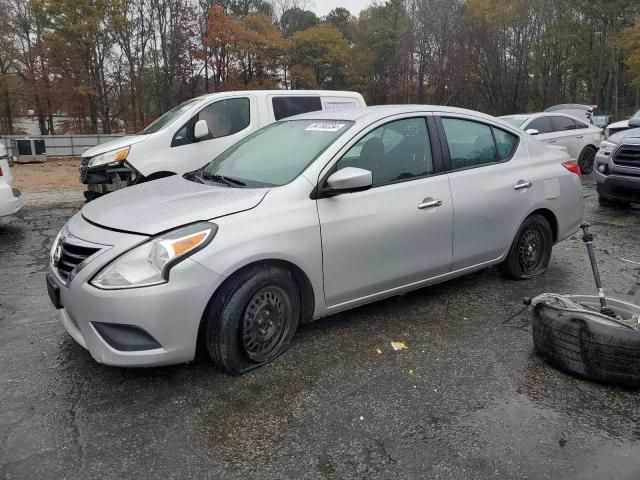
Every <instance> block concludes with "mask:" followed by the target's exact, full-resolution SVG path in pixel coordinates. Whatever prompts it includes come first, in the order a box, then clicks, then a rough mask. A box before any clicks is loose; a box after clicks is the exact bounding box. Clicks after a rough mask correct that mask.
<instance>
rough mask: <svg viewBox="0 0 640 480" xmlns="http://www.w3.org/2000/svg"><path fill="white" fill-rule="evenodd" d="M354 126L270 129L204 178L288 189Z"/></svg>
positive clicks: (226, 155) (314, 123)
mask: <svg viewBox="0 0 640 480" xmlns="http://www.w3.org/2000/svg"><path fill="white" fill-rule="evenodd" d="M352 125H353V122H348V121H344V120H339V121H338V120H291V121H285V122H277V123H272V124H271V125H268V126H266V127H264V128H262V129H260V130H258V131H257V132H254V133H253V134H251V135H249V136H248V137H246V138H245V139H243V140H241V141H240V142H238V143H236V144H235V145H234V146H233V147H231V148H230V149H228V150H226V151H225V152H223V153H222V154H221V155H219V156H218V157H217V158H216V159H215V160H213V161H212V162H211V163H210V164H208V165H207V166H206V167H205V168H204V169H203V170H202V175H201V176H202V178H203V179H204V180H206V179H207V177H212V178H213V177H228V178H232V179H235V180H239V181H240V182H242V183H243V184H244V185H246V186H247V187H264V186H280V185H285V184H287V183H289V182H291V181H292V180H293V179H295V178H296V177H297V176H298V175H300V174H301V173H302V171H303V170H304V169H305V168H307V166H309V165H310V164H311V163H312V162H313V161H314V160H315V159H316V158H318V156H320V154H322V152H324V151H325V150H326V149H327V148H328V147H329V146H330V145H331V144H332V143H333V142H335V141H336V140H337V139H338V138H339V137H340V136H341V135H342V134H343V133H344V132H346V131H347V130H348V129H349V128H350V127H351V126H352Z"/></svg>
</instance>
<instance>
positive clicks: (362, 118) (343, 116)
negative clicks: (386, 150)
mask: <svg viewBox="0 0 640 480" xmlns="http://www.w3.org/2000/svg"><path fill="white" fill-rule="evenodd" d="M405 113H453V114H455V113H458V114H464V115H468V116H473V117H477V118H479V119H483V120H489V121H495V120H496V117H492V116H491V115H487V114H484V113H481V112H476V111H474V110H467V109H464V108H456V107H446V106H441V105H383V106H375V107H365V108H353V109H348V110H324V111H318V112H309V113H303V114H301V115H296V116H294V117H289V118H286V119H283V120H281V121H287V120H345V121H350V122H368V123H371V122H375V121H377V120H381V119H383V118H387V117H391V116H394V115H402V114H405Z"/></svg>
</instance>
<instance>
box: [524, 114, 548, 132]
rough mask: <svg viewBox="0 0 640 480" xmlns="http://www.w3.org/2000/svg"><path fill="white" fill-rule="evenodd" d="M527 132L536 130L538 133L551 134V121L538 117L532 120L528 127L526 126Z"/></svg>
mask: <svg viewBox="0 0 640 480" xmlns="http://www.w3.org/2000/svg"><path fill="white" fill-rule="evenodd" d="M526 129H527V130H537V131H538V133H540V134H542V133H551V132H553V125H551V121H550V120H549V117H539V118H536V119H535V120H533V121H532V122H531V123H529V125H527V128H526Z"/></svg>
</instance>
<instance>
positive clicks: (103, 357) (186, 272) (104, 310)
mask: <svg viewBox="0 0 640 480" xmlns="http://www.w3.org/2000/svg"><path fill="white" fill-rule="evenodd" d="M77 217H78V216H76V217H74V218H73V219H72V220H71V221H70V222H69V224H68V228H69V230H70V232H71V233H72V234H73V235H74V236H76V237H78V238H82V239H84V240H86V241H92V242H95V241H96V239H98V238H101V243H102V244H105V245H106V244H111V245H117V246H114V247H110V248H109V247H107V248H106V249H105V250H104V251H103V252H101V253H99V254H98V255H96V256H95V257H94V258H93V259H92V260H91V261H90V262H89V263H88V264H86V265H85V266H84V268H82V269H80V271H79V272H78V273H77V274H76V275H75V277H73V279H72V280H71V281H70V282H69V283H68V284H66V283H64V282H63V281H61V279H60V277H59V276H57V275H56V271H55V267H53V266H52V267H50V270H51V273H52V276H53V277H54V281H55V283H56V286H57V287H58V288H59V292H60V293H59V298H60V304H61V305H62V308H61V309H60V310H59V316H60V319H61V321H62V324H63V326H64V328H65V329H66V330H67V332H68V333H69V335H71V337H72V338H73V339H74V340H75V341H76V342H78V343H79V344H80V345H81V346H82V347H84V348H86V349H87V350H88V351H89V353H90V354H91V356H92V357H93V358H94V359H95V360H96V361H97V362H99V363H103V364H106V365H114V366H121V367H153V366H162V365H171V364H177V363H185V362H190V361H192V360H193V359H194V357H195V351H196V340H197V336H198V330H199V327H200V321H201V319H202V317H203V313H204V311H205V309H206V307H207V304H208V302H209V300H210V298H211V296H212V295H213V293H214V292H215V290H216V289H217V288H218V287H219V286H220V284H221V283H222V281H223V280H224V278H223V277H222V276H221V275H218V274H215V273H214V272H212V271H211V270H209V269H207V268H205V267H203V266H202V265H200V264H199V263H196V262H195V261H193V260H191V259H186V260H184V261H183V262H181V263H179V264H177V265H176V266H175V267H174V268H173V269H172V270H171V274H170V279H169V282H168V283H166V284H162V285H157V286H153V287H145V288H136V289H125V290H101V289H98V288H96V287H94V286H92V285H91V284H90V283H89V281H90V280H91V279H92V278H93V276H94V275H95V274H96V273H97V272H98V271H99V270H100V269H101V268H103V267H104V266H105V265H106V264H107V263H108V262H110V261H111V260H113V259H114V258H115V257H117V256H119V255H120V254H121V253H123V252H124V251H126V250H128V249H129V248H131V247H132V246H134V245H137V244H138V243H140V242H141V241H144V240H145V237H142V236H137V235H131V234H123V233H117V232H112V231H110V230H106V229H101V228H99V227H95V226H93V225H90V224H88V223H87V222H85V221H84V220H82V219H79V218H77ZM78 227H80V228H78ZM105 324H107V325H110V326H116V327H118V326H122V327H123V328H127V327H136V328H137V329H139V330H140V331H142V332H145V333H146V334H148V336H149V337H150V338H152V339H153V340H154V341H155V342H157V345H158V347H157V348H153V349H146V350H133V351H131V350H130V349H122V348H115V347H114V343H113V341H110V340H109V338H108V337H105V336H104V335H103V334H101V333H100V332H99V330H100V328H101V327H103V326H104V325H105ZM116 345H117V344H116Z"/></svg>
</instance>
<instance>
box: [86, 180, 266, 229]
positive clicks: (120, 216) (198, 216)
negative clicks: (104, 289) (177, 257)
mask: <svg viewBox="0 0 640 480" xmlns="http://www.w3.org/2000/svg"><path fill="white" fill-rule="evenodd" d="M268 192H269V190H268V189H249V188H246V189H245V188H227V187H222V186H220V187H218V186H212V185H203V184H201V183H196V182H191V181H189V180H185V179H184V178H182V177H179V176H175V177H169V178H164V179H161V180H156V181H153V182H149V183H143V184H141V185H137V186H133V187H129V188H125V189H123V190H118V191H116V192H113V193H110V194H108V195H105V196H104V197H100V198H98V199H97V200H94V201H92V202H91V203H88V204H87V205H85V206H84V207H83V208H82V216H83V217H84V218H85V219H86V220H88V221H90V222H92V223H95V224H97V225H99V226H102V227H106V228H109V229H113V230H122V231H126V232H132V233H140V234H143V235H156V234H158V233H161V232H165V231H167V230H171V229H173V228H177V227H180V226H182V225H187V224H189V223H194V222H198V221H206V220H213V219H215V218H218V217H223V216H226V215H231V214H233V213H237V212H242V211H246V210H251V209H252V208H254V207H256V206H258V205H259V204H260V202H261V201H262V199H263V198H264V197H265V196H266V194H267V193H268Z"/></svg>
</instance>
